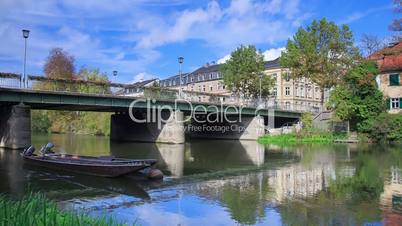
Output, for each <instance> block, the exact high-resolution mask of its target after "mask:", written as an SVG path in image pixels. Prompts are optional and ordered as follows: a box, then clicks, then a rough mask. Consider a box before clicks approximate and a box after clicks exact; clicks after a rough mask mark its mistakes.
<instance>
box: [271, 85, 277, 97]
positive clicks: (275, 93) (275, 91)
mask: <svg viewBox="0 0 402 226" xmlns="http://www.w3.org/2000/svg"><path fill="white" fill-rule="evenodd" d="M272 95H274V96H276V95H278V88H276V87H275V88H274V89H273V90H272Z"/></svg>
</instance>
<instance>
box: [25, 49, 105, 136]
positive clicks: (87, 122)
mask: <svg viewBox="0 0 402 226" xmlns="http://www.w3.org/2000/svg"><path fill="white" fill-rule="evenodd" d="M43 70H44V72H45V75H46V77H49V78H58V79H65V80H71V79H80V80H84V81H92V82H100V84H108V83H109V80H108V78H107V75H106V74H104V73H100V72H99V70H98V69H88V68H82V69H81V70H80V71H79V73H78V74H77V75H76V74H75V66H74V58H73V57H72V56H70V55H69V54H68V53H67V52H64V51H63V50H62V49H60V48H55V49H52V50H51V51H50V54H49V57H48V59H47V62H46V64H45V66H44V69H43ZM35 86H36V88H39V89H45V90H61V91H74V92H80V93H105V94H106V93H110V88H109V87H108V86H106V85H105V86H103V85H96V84H93V83H91V84H90V83H88V84H85V83H71V84H65V83H63V82H61V83H57V82H53V81H52V82H47V81H45V82H38V83H36V84H35ZM32 130H33V131H36V132H52V133H80V134H93V135H109V133H110V113H98V112H97V113H95V112H78V111H54V110H46V111H43V110H40V111H33V112H32Z"/></svg>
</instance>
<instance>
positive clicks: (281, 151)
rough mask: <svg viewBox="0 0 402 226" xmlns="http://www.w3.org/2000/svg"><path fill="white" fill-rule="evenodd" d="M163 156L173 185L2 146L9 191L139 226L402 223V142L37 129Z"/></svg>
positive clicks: (1, 188)
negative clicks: (157, 139)
mask: <svg viewBox="0 0 402 226" xmlns="http://www.w3.org/2000/svg"><path fill="white" fill-rule="evenodd" d="M48 141H52V142H53V143H54V144H55V150H58V151H60V152H63V153H70V154H77V155H90V156H100V155H114V156H116V157H124V158H155V159H157V160H158V161H159V162H158V165H157V167H158V168H159V169H161V170H162V171H163V172H164V174H165V175H166V177H165V179H164V181H162V182H153V181H148V180H146V179H144V178H142V177H139V176H128V177H123V178H116V179H107V178H98V177H90V176H83V175H75V174H70V173H63V172H62V171H60V172H55V171H47V170H44V169H41V168H32V167H31V166H29V165H26V164H25V165H24V164H23V163H22V160H21V157H20V156H19V152H18V151H11V150H4V149H0V192H1V193H6V194H10V195H12V196H20V195H22V194H24V193H26V192H29V191H40V192H43V193H45V194H46V195H47V196H48V197H50V198H51V199H54V200H56V201H58V203H59V204H60V206H61V207H62V208H68V209H77V210H80V211H84V212H86V213H88V214H89V215H92V216H94V217H97V216H104V215H107V216H112V217H113V218H115V219H116V220H117V221H119V222H125V223H129V224H131V223H135V224H139V225H402V147H401V146H384V145H371V146H370V145H360V144H359V145H356V144H349V145H345V144H338V145H319V146H316V145H313V146H312V145H300V146H292V147H279V146H274V145H261V144H258V143H257V142H254V141H222V140H192V141H189V142H187V143H186V144H181V145H169V144H151V143H114V142H111V141H109V139H108V138H106V137H95V136H84V135H40V134H37V135H34V136H33V138H32V142H33V144H34V145H35V146H36V147H37V149H38V148H39V147H40V146H41V145H42V144H44V143H46V142H48Z"/></svg>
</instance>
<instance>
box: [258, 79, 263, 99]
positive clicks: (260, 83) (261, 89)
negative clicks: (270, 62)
mask: <svg viewBox="0 0 402 226" xmlns="http://www.w3.org/2000/svg"><path fill="white" fill-rule="evenodd" d="M261 80H262V74H260V96H259V98H258V99H259V102H260V104H261V93H262V87H261Z"/></svg>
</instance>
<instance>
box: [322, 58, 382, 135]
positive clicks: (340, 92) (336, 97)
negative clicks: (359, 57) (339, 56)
mask: <svg viewBox="0 0 402 226" xmlns="http://www.w3.org/2000/svg"><path fill="white" fill-rule="evenodd" d="M378 73H379V70H378V67H377V64H376V63H375V62H372V61H366V62H363V63H361V64H359V65H357V66H355V67H353V68H352V69H351V70H350V71H349V72H348V73H347V74H346V75H345V77H344V78H343V80H342V82H341V83H340V85H338V86H337V87H336V88H335V89H334V90H333V91H332V92H331V96H330V98H329V103H328V105H329V107H332V108H334V109H335V116H336V117H337V118H339V119H341V120H349V121H350V122H351V127H352V129H357V130H358V131H361V132H367V131H368V130H369V128H370V125H371V123H372V121H373V120H374V119H375V118H376V117H377V116H378V115H379V114H380V113H381V112H383V111H384V110H385V102H384V98H383V95H382V93H381V91H379V90H378V88H377V84H376V82H375V76H376V75H377V74H378Z"/></svg>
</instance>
